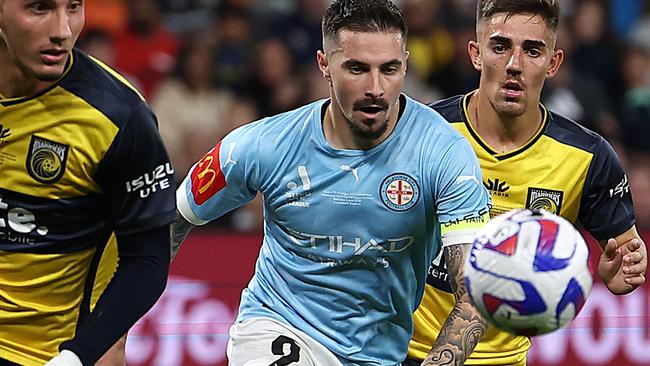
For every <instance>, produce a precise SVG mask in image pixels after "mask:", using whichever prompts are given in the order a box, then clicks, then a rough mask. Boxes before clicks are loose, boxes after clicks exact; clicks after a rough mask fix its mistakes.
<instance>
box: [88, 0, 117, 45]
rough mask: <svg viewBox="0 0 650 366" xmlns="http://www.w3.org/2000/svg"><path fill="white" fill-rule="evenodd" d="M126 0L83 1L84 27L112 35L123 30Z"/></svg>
mask: <svg viewBox="0 0 650 366" xmlns="http://www.w3.org/2000/svg"><path fill="white" fill-rule="evenodd" d="M127 1H128V0H88V1H86V2H85V4H84V6H85V8H86V9H85V10H86V29H101V30H103V31H104V32H106V33H108V34H109V35H110V36H111V37H114V36H116V35H118V34H120V33H122V32H123V31H124V29H125V28H126V23H127V16H126V14H127V8H126V4H127Z"/></svg>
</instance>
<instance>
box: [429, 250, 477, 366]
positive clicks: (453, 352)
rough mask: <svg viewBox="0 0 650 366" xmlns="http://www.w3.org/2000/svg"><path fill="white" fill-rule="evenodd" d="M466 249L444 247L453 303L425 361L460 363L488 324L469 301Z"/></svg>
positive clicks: (463, 361)
mask: <svg viewBox="0 0 650 366" xmlns="http://www.w3.org/2000/svg"><path fill="white" fill-rule="evenodd" d="M467 250H468V247H467V246H466V245H451V246H449V247H446V248H445V252H444V255H445V261H446V262H447V268H448V271H449V272H448V273H449V274H450V275H453V277H450V285H451V288H452V290H453V292H454V296H455V298H456V306H454V308H453V309H452V311H451V313H450V314H449V317H448V318H447V320H446V321H445V324H444V325H443V326H442V329H441V331H440V334H439V335H438V338H437V339H436V342H435V343H434V345H433V348H432V350H431V352H430V353H429V355H428V357H427V359H426V362H433V363H434V364H436V365H450V366H451V365H463V364H464V363H465V360H467V358H468V357H469V355H470V354H471V353H472V351H473V350H474V347H475V346H476V344H477V343H478V341H479V339H481V337H482V336H483V334H484V333H485V330H486V328H487V323H486V322H485V320H483V318H482V317H481V316H480V314H479V313H478V311H477V310H476V308H475V307H474V305H472V304H471V302H470V300H469V294H468V293H467V287H466V286H465V281H464V279H463V265H464V263H465V256H466V251H467ZM426 362H425V364H426Z"/></svg>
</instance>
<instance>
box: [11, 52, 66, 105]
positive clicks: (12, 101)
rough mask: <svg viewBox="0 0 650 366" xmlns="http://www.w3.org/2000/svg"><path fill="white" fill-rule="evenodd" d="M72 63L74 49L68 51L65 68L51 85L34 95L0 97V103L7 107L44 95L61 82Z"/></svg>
mask: <svg viewBox="0 0 650 366" xmlns="http://www.w3.org/2000/svg"><path fill="white" fill-rule="evenodd" d="M73 64H74V50H73V51H71V52H70V58H68V63H67V64H66V66H65V70H63V74H62V75H61V77H60V78H59V80H57V81H55V82H54V83H52V85H50V86H48V87H47V88H45V89H43V90H41V91H40V92H38V93H36V94H34V95H30V96H28V97H17V98H6V99H5V98H2V97H0V105H2V106H3V107H9V106H12V105H16V104H20V103H23V102H27V101H30V100H32V99H36V98H38V97H40V96H41V95H44V94H46V93H48V92H49V91H50V90H52V89H54V88H56V87H57V86H59V84H60V83H61V80H63V79H64V78H65V77H66V76H67V75H68V73H69V72H70V70H71V69H72V65H73Z"/></svg>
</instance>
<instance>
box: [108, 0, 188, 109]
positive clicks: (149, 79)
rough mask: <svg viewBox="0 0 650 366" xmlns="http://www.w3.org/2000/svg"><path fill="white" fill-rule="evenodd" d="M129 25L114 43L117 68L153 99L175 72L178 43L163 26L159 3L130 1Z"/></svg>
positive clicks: (149, 0)
mask: <svg viewBox="0 0 650 366" xmlns="http://www.w3.org/2000/svg"><path fill="white" fill-rule="evenodd" d="M128 5H129V6H128V25H127V28H126V30H125V31H124V32H123V33H121V34H120V35H119V36H118V37H117V38H116V40H115V65H116V66H117V68H118V69H120V70H122V71H124V72H126V73H128V74H130V75H132V76H133V77H135V78H136V79H137V80H138V82H139V84H140V85H142V92H143V94H144V95H145V96H146V97H148V98H151V97H152V96H153V95H154V94H155V91H156V88H157V87H158V85H159V84H160V82H161V81H163V80H164V79H165V78H166V77H167V76H168V75H169V74H170V73H171V71H172V70H173V69H174V64H175V62H176V55H177V53H178V48H179V41H178V39H177V38H176V36H174V35H173V34H171V33H169V32H168V31H166V30H165V29H164V28H163V26H162V17H161V13H160V8H159V5H158V2H157V1H155V0H130V1H129V3H128Z"/></svg>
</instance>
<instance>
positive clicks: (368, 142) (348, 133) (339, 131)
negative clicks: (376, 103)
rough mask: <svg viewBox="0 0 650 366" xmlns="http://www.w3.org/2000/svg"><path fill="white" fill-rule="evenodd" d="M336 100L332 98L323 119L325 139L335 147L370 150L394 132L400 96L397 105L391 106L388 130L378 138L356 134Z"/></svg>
mask: <svg viewBox="0 0 650 366" xmlns="http://www.w3.org/2000/svg"><path fill="white" fill-rule="evenodd" d="M335 104H336V101H335V100H334V99H332V100H331V102H330V105H329V106H328V107H327V111H326V112H325V117H324V119H323V134H324V135H325V140H327V142H328V143H329V144H330V146H332V147H333V148H335V149H346V150H368V149H371V148H373V147H375V146H377V145H379V144H381V143H382V142H383V141H384V140H386V139H387V138H388V136H390V135H391V133H393V130H394V129H395V126H396V125H397V118H398V117H399V111H400V99H399V98H398V99H397V101H396V102H395V105H394V106H392V107H391V108H389V116H388V127H387V128H386V131H384V133H383V134H382V135H381V136H380V137H379V138H376V139H369V138H364V137H361V136H358V135H356V134H355V133H354V132H353V131H352V129H351V128H350V124H349V122H348V121H347V117H346V116H345V115H344V114H343V112H342V111H341V109H340V108H339V107H338V105H335Z"/></svg>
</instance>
